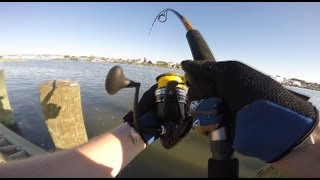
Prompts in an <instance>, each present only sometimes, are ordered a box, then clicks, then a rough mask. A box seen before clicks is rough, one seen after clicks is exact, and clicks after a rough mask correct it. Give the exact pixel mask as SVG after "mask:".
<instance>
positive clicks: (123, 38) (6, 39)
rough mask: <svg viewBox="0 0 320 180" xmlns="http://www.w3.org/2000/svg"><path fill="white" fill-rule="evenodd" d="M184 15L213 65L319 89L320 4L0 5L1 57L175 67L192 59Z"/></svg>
mask: <svg viewBox="0 0 320 180" xmlns="http://www.w3.org/2000/svg"><path fill="white" fill-rule="evenodd" d="M165 8H173V9H175V10H177V11H178V12H180V13H181V14H182V15H184V16H185V17H186V18H187V19H188V20H189V21H190V22H191V24H192V25H193V27H194V28H195V29H198V30H199V31H200V32H201V34H202V35H203V36H204V38H205V39H206V41H207V43H208V44H209V46H210V48H211V49H212V51H213V53H214V54H215V56H216V58H217V60H218V61H223V60H230V59H235V60H240V61H242V62H245V63H246V64H249V65H251V66H253V67H255V68H257V69H259V70H261V71H263V72H265V73H267V74H270V75H282V76H285V77H290V78H292V77H296V78H300V79H304V80H307V81H316V82H320V71H319V69H320V3H301V2H300V3H298V2H297V3H293V2H291V3H267V2H264V3H262V2H260V3H250V2H249V3H243V2H242V3H228V2H225V3H216V2H201V3H189V2H184V3H178V2H176V3H170V2H157V3H154V2H146V3H141V2H140V3H136V2H131V3H128V2H120V3H111V2H100V3H79V2H78V3H64V2H60V3H54V2H51V3H49V2H46V3H23V2H15V3H0V23H1V26H0V42H1V45H0V55H6V54H25V53H28V54H31V53H32V54H33V53H49V54H69V55H88V56H89V55H95V56H105V57H115V58H117V57H123V58H143V57H146V58H147V59H148V60H153V61H156V60H167V61H174V62H179V61H181V60H184V59H191V58H192V55H191V52H190V49H189V46H188V43H187V40H186V38H185V34H186V30H185V29H184V27H183V26H182V24H181V23H180V21H179V20H178V18H177V17H175V16H174V15H173V14H171V13H168V20H167V22H165V23H163V24H162V23H159V22H156V24H155V26H154V27H153V30H152V32H151V35H150V36H149V34H148V33H149V30H150V27H151V24H152V22H153V20H154V18H155V16H156V15H157V14H158V13H159V12H160V11H161V10H163V9H165Z"/></svg>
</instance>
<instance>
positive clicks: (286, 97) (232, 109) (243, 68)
mask: <svg viewBox="0 0 320 180" xmlns="http://www.w3.org/2000/svg"><path fill="white" fill-rule="evenodd" d="M181 66H182V68H183V70H184V71H185V72H186V78H187V84H188V86H189V91H188V94H187V96H188V98H189V100H190V101H196V100H199V99H208V98H211V97H219V98H221V100H222V105H223V115H224V120H223V121H225V122H227V123H230V124H231V127H233V130H234V132H233V133H232V137H233V138H232V141H233V147H234V149H235V150H236V151H237V152H239V153H241V154H243V155H246V156H251V157H256V158H259V159H261V160H263V161H265V162H268V163H270V162H274V161H276V160H279V159H281V158H282V157H283V156H285V155H286V154H287V153H288V152H289V151H291V150H292V149H294V148H295V147H297V146H298V145H299V144H301V143H302V142H303V141H304V140H306V138H307V137H308V136H309V135H310V133H311V132H312V131H313V129H314V128H315V126H316V125H317V124H318V111H317V110H316V108H315V107H314V106H312V104H311V103H309V102H306V101H304V100H302V99H300V98H299V97H297V96H295V95H293V94H292V93H290V92H289V91H288V90H287V89H285V88H284V87H283V86H282V85H281V84H279V83H278V82H276V81H275V80H273V79H272V78H271V77H269V76H267V75H265V74H263V73H261V72H259V71H257V70H255V69H253V68H251V67H249V66H247V65H245V64H243V63H240V62H237V61H225V62H213V61H183V62H182V63H181Z"/></svg>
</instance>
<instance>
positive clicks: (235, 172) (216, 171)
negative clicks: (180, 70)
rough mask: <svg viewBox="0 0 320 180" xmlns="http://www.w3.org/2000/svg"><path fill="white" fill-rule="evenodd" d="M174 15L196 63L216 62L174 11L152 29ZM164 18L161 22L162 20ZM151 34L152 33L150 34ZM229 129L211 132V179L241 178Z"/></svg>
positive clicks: (163, 15)
mask: <svg viewBox="0 0 320 180" xmlns="http://www.w3.org/2000/svg"><path fill="white" fill-rule="evenodd" d="M168 12H172V13H174V14H175V15H176V16H177V17H178V18H179V19H180V21H181V22H182V24H183V25H184V27H185V28H186V30H187V33H186V38H187V40H188V43H189V47H190V49H191V52H192V55H193V59H194V61H203V60H210V61H214V62H216V59H215V57H214V56H213V54H212V52H211V50H210V48H209V47H208V45H207V43H206V41H205V40H204V39H203V37H202V36H201V34H200V32H199V31H197V30H196V29H193V27H192V25H191V23H190V22H189V21H188V20H187V19H186V18H185V17H183V16H182V15H181V14H180V13H178V12H177V11H175V10H173V9H169V8H168V9H165V10H163V11H161V12H160V13H159V14H158V16H157V17H156V18H155V20H154V22H153V24H152V26H151V29H150V32H151V30H152V27H153V25H154V23H155V22H156V20H158V21H159V22H161V23H163V22H165V21H166V20H167V13H168ZM162 17H163V18H164V19H163V20H161V18H162ZM149 34H150V33H149ZM229 131H230V130H229V129H228V127H224V126H222V127H220V128H219V129H216V130H214V131H211V132H210V133H209V134H208V136H209V139H210V148H211V152H212V157H211V158H210V159H209V160H208V177H209V178H238V177H239V160H238V159H237V158H235V157H233V152H234V149H233V148H232V144H231V142H230V137H228V136H229Z"/></svg>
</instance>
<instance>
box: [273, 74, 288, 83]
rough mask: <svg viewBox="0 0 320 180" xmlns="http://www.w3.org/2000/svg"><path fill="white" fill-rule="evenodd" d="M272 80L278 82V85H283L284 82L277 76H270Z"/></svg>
mask: <svg viewBox="0 0 320 180" xmlns="http://www.w3.org/2000/svg"><path fill="white" fill-rule="evenodd" d="M271 78H272V79H274V80H276V81H278V82H279V83H283V82H284V81H285V78H284V77H281V76H279V75H276V76H271Z"/></svg>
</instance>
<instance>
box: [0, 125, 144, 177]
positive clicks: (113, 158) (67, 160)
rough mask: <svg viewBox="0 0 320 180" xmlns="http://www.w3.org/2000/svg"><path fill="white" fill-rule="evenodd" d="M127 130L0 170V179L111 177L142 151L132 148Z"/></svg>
mask: <svg viewBox="0 0 320 180" xmlns="http://www.w3.org/2000/svg"><path fill="white" fill-rule="evenodd" d="M130 129H131V127H130V126H129V125H128V124H127V123H124V124H121V125H120V126H118V127H116V128H115V129H113V130H111V131H110V132H108V133H105V134H102V135H100V136H98V137H96V138H94V139H91V140H90V141H89V142H88V143H86V144H83V145H81V146H79V147H77V148H73V149H70V150H63V151H60V152H57V153H54V154H51V155H46V156H38V157H34V158H29V159H26V160H21V161H13V162H9V163H7V164H4V165H1V166H0V176H1V177H115V176H116V175H117V174H118V173H119V172H120V170H121V169H123V168H124V167H125V166H126V165H127V164H128V163H130V162H131V161H132V159H133V158H134V157H135V156H137V155H138V154H139V153H140V152H141V151H142V150H143V149H144V148H145V147H146V145H145V144H144V142H143V141H140V142H138V143H136V144H134V143H133V142H132V140H131V137H130Z"/></svg>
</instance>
